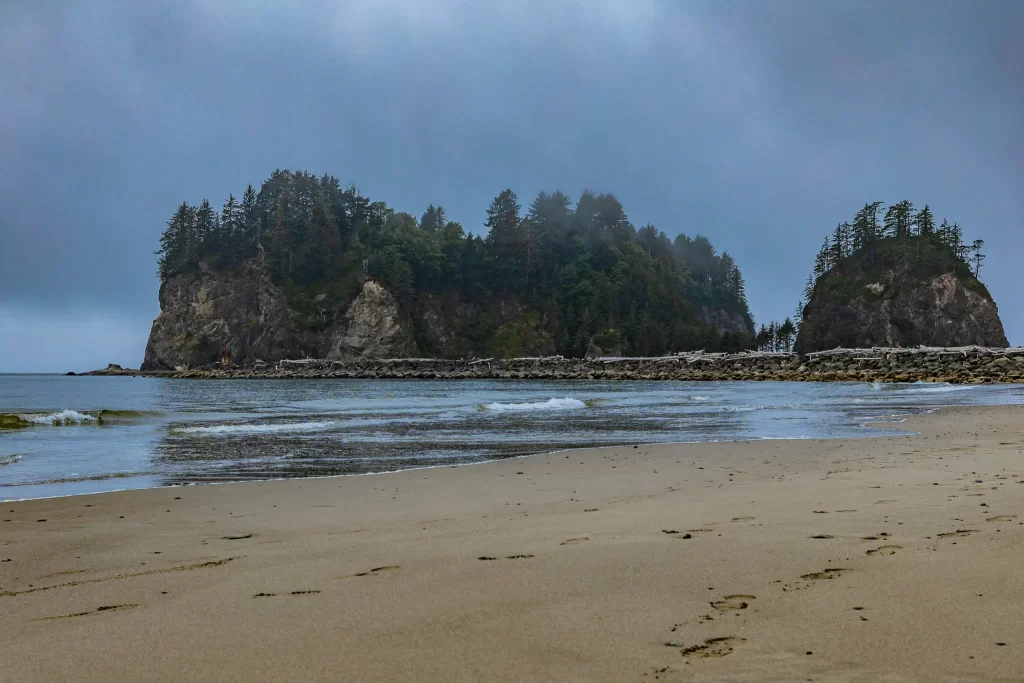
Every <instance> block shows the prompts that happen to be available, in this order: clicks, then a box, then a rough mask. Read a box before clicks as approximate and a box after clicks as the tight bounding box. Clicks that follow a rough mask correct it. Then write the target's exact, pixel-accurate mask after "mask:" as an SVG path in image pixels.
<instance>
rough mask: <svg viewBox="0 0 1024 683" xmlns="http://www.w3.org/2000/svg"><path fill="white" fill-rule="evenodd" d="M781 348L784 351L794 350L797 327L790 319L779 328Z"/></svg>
mask: <svg viewBox="0 0 1024 683" xmlns="http://www.w3.org/2000/svg"><path fill="white" fill-rule="evenodd" d="M777 332H778V340H779V347H780V348H781V349H782V350H783V351H787V352H788V351H790V350H792V348H793V335H794V334H796V325H794V324H793V321H792V320H790V319H789V318H786V319H785V320H784V321H783V322H782V324H781V325H779V326H778V328H777Z"/></svg>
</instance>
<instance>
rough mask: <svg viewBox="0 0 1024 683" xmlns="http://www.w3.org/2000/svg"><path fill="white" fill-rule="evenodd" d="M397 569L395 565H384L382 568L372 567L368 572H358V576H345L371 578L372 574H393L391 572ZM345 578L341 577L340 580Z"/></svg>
mask: <svg viewBox="0 0 1024 683" xmlns="http://www.w3.org/2000/svg"><path fill="white" fill-rule="evenodd" d="M398 568H399V566H398V565H397V564H389V565H386V566H384V567H374V568H373V569H371V570H369V571H365V572H359V573H358V574H348V575H347V576H373V575H374V574H382V573H384V572H393V571H395V570H396V569H398ZM347 576H343V577H341V578H343V579H344V578H347Z"/></svg>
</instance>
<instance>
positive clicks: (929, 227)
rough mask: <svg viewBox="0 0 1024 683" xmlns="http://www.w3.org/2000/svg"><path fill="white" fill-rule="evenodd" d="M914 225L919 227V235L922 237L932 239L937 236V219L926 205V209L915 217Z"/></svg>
mask: <svg viewBox="0 0 1024 683" xmlns="http://www.w3.org/2000/svg"><path fill="white" fill-rule="evenodd" d="M914 224H915V225H916V226H917V234H918V235H921V236H922V237H930V236H931V235H933V234H935V217H934V216H933V215H932V211H931V209H929V208H928V205H927V204H925V205H924V208H923V209H921V210H920V211H918V212H917V215H916V216H915V217H914Z"/></svg>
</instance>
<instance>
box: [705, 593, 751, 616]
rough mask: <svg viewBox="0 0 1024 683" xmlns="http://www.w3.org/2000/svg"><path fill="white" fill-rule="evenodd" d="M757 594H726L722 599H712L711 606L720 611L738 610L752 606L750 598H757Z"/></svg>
mask: <svg viewBox="0 0 1024 683" xmlns="http://www.w3.org/2000/svg"><path fill="white" fill-rule="evenodd" d="M756 599H757V596H756V595H743V594H737V595H726V596H725V597H724V598H722V599H721V600H712V601H711V606H712V607H714V608H715V609H716V610H718V611H719V612H738V611H739V610H743V609H747V607H750V603H749V602H748V601H749V600H756Z"/></svg>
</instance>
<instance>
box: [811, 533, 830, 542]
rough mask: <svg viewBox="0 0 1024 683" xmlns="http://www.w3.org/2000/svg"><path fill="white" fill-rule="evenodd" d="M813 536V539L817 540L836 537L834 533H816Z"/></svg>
mask: <svg viewBox="0 0 1024 683" xmlns="http://www.w3.org/2000/svg"><path fill="white" fill-rule="evenodd" d="M811 538H813V539H815V540H817V541H825V540H828V539H830V538H835V536H833V535H832V534H815V535H813V536H811Z"/></svg>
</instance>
